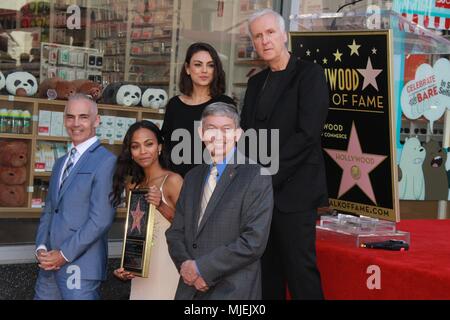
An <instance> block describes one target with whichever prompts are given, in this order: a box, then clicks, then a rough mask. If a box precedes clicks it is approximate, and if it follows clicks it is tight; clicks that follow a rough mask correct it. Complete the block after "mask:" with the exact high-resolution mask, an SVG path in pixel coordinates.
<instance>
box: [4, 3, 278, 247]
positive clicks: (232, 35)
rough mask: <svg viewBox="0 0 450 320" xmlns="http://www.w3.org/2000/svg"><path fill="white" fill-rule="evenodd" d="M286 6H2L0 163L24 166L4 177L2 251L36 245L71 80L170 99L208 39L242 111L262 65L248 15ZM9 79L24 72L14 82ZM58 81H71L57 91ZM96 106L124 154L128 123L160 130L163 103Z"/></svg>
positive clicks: (118, 227) (109, 142) (108, 142)
mask: <svg viewBox="0 0 450 320" xmlns="http://www.w3.org/2000/svg"><path fill="white" fill-rule="evenodd" d="M281 3H282V1H279V0H226V1H223V0H219V1H211V0H191V1H184V0H183V1H181V0H50V1H45V0H42V1H38V0H34V1H29V0H12V1H2V2H1V4H0V89H1V90H0V124H1V125H0V149H1V150H0V158H2V157H3V158H4V156H5V155H7V154H8V155H14V157H19V158H20V159H22V161H21V162H20V163H18V165H17V167H15V169H14V172H13V173H12V174H14V175H15V178H16V180H15V181H14V184H5V181H0V245H11V244H29V245H31V244H33V242H34V236H35V232H36V228H37V226H38V223H39V217H40V213H41V210H42V207H43V206H44V205H45V197H46V195H47V191H48V185H49V179H50V175H51V172H52V168H53V164H54V162H55V160H56V159H57V158H58V157H60V156H61V155H64V154H65V153H66V152H67V143H68V137H67V134H66V132H65V130H64V128H63V125H62V111H63V108H64V99H66V98H67V92H68V91H70V90H71V88H73V87H71V86H68V85H67V82H66V81H69V82H73V81H75V80H86V81H87V80H89V81H91V82H92V83H93V84H91V86H94V87H95V88H100V90H103V89H105V88H107V87H108V86H114V85H117V84H121V83H127V84H133V85H137V86H139V88H140V89H141V90H142V91H145V90H147V89H162V90H164V91H165V92H166V93H167V98H170V97H172V96H174V95H176V94H178V92H179V91H178V77H179V73H180V70H181V69H180V68H181V67H182V66H183V59H184V56H185V52H186V49H187V47H188V46H189V45H190V44H191V43H193V42H197V41H202V42H207V43H210V44H211V45H213V46H214V47H215V48H216V50H217V51H218V52H219V55H220V58H221V60H222V63H223V66H224V69H225V72H226V85H227V88H226V93H227V94H228V95H229V96H231V97H233V98H234V99H235V101H236V102H237V104H238V105H239V106H240V105H242V100H243V94H244V92H245V88H246V83H247V80H248V78H249V77H250V76H252V75H254V74H255V73H257V72H258V71H260V70H262V68H263V67H264V64H263V63H262V62H261V61H260V60H259V59H258V57H257V56H256V54H255V52H254V50H253V47H252V44H251V42H250V39H249V38H248V36H247V31H246V19H247V17H248V15H249V14H250V13H252V12H253V11H255V10H258V9H261V8H265V7H270V8H273V9H275V10H277V11H281V8H282V5H281ZM19 72H24V73H19ZM11 73H15V74H16V75H15V76H11V77H9V79H8V76H9V75H10V74H11ZM12 79H14V81H12ZM24 83H26V85H22V84H24ZM56 83H58V84H61V83H64V85H62V84H61V85H60V86H59V87H58V88H56ZM94 84H95V85H94ZM80 87H81V86H80V85H79V84H78V85H77V86H76V87H75V90H82V89H81V88H80ZM61 88H62V89H61ZM92 90H93V89H92ZM92 92H95V91H92ZM13 97H14V98H13ZM103 98H105V97H103ZM167 98H166V99H167ZM98 102H99V103H100V109H99V112H100V115H101V119H102V124H101V127H100V129H99V130H97V135H98V136H99V138H100V139H101V141H102V143H103V144H104V145H105V146H106V147H107V148H109V149H110V150H112V151H113V152H115V153H116V154H117V153H118V152H119V151H120V148H121V142H122V139H123V136H124V133H125V132H126V128H127V126H129V125H131V124H132V123H133V122H135V121H136V120H141V119H150V120H152V121H154V122H155V123H156V124H157V125H160V126H161V124H162V119H163V116H164V108H162V107H161V106H159V108H158V106H156V107H155V106H153V107H142V106H140V105H139V104H138V105H136V106H129V107H128V106H121V107H119V108H117V107H116V106H115V105H116V104H117V101H116V100H111V99H107V100H103V99H101V100H99V101H98ZM3 158H2V159H3ZM2 159H0V162H2V161H3V160H2ZM1 166H3V167H4V166H6V163H4V164H1ZM6 182H8V183H11V181H6ZM124 216H125V208H120V209H119V210H118V215H117V219H116V222H115V224H114V227H113V228H112V230H111V232H110V238H111V239H118V240H121V239H122V234H123V224H124Z"/></svg>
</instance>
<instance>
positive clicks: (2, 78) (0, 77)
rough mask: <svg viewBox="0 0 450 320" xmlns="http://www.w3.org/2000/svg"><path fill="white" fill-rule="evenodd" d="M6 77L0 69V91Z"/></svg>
mask: <svg viewBox="0 0 450 320" xmlns="http://www.w3.org/2000/svg"><path fill="white" fill-rule="evenodd" d="M5 85H6V79H5V76H4V75H3V73H2V72H1V71H0V91H1V90H2V89H3V88H4V87H5Z"/></svg>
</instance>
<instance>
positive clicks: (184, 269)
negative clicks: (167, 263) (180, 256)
mask: <svg viewBox="0 0 450 320" xmlns="http://www.w3.org/2000/svg"><path fill="white" fill-rule="evenodd" d="M180 275H181V277H182V278H183V281H184V283H186V284H187V285H188V286H192V285H194V282H195V280H197V278H198V277H199V274H198V273H197V269H196V267H195V262H194V260H186V261H185V262H183V264H182V265H181V268H180Z"/></svg>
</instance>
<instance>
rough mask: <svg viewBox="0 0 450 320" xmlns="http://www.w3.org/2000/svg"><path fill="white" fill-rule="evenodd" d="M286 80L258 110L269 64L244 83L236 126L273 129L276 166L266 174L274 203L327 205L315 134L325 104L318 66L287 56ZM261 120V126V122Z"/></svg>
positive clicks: (289, 207)
mask: <svg viewBox="0 0 450 320" xmlns="http://www.w3.org/2000/svg"><path fill="white" fill-rule="evenodd" d="M287 72H288V73H287V75H286V77H287V78H286V81H283V82H282V83H280V84H279V86H278V89H277V92H276V94H275V95H274V96H273V99H271V103H269V104H266V105H267V107H266V109H265V110H262V109H261V108H259V109H258V99H259V95H260V92H261V90H262V88H263V86H264V82H265V81H266V79H267V76H268V73H269V68H267V69H266V70H263V71H261V72H260V73H258V74H256V75H255V76H253V77H251V78H250V79H249V81H248V87H247V91H246V94H245V99H244V106H243V109H242V112H241V127H242V128H243V129H244V130H246V129H249V128H255V123H256V121H259V127H260V128H261V127H265V128H267V129H279V134H280V143H279V146H280V158H279V162H280V166H279V171H278V173H277V174H275V175H274V176H273V177H272V182H273V187H274V197H275V206H276V207H277V208H278V209H279V210H280V211H283V212H298V211H305V210H310V209H315V208H318V207H322V206H328V193H327V182H326V176H325V164H324V159H323V154H322V146H321V134H322V129H323V127H324V124H325V121H326V118H327V114H328V105H329V91H328V86H327V83H326V79H325V74H324V70H323V68H322V67H320V66H319V65H317V64H315V63H312V62H308V61H305V60H300V59H299V58H297V57H295V56H294V55H292V54H291V58H290V61H289V64H288V70H287ZM261 124H262V125H261Z"/></svg>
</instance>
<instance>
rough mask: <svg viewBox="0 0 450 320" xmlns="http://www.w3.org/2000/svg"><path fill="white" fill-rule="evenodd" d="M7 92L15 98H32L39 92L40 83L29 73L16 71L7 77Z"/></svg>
mask: <svg viewBox="0 0 450 320" xmlns="http://www.w3.org/2000/svg"><path fill="white" fill-rule="evenodd" d="M6 90H7V91H8V93H9V94H11V95H14V96H21V97H31V96H34V95H35V94H36V92H37V91H38V82H37V80H36V77H35V76H33V75H32V74H31V73H29V72H25V71H15V72H12V73H10V74H8V75H7V76H6Z"/></svg>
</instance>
